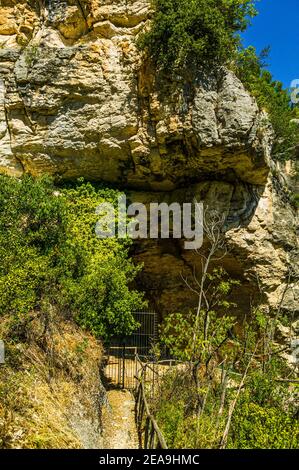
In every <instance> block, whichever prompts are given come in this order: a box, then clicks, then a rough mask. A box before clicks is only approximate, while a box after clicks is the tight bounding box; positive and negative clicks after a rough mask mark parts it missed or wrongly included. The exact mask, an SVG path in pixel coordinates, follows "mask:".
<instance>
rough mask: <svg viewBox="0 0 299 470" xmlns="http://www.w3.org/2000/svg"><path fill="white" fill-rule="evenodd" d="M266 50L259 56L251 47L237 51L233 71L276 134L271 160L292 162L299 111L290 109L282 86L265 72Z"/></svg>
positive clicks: (298, 132)
mask: <svg viewBox="0 0 299 470" xmlns="http://www.w3.org/2000/svg"><path fill="white" fill-rule="evenodd" d="M268 53H269V49H268V48H267V49H265V50H264V51H262V53H261V55H260V56H258V55H257V53H256V50H255V48H254V47H252V46H251V47H248V48H247V49H242V50H240V52H239V54H238V56H237V59H236V62H235V71H236V73H237V75H238V76H239V78H240V79H241V80H242V82H243V83H244V85H245V86H246V88H247V89H248V90H249V91H250V93H251V94H252V95H253V96H254V97H255V98H256V100H257V103H258V105H259V107H260V108H261V109H264V110H265V111H267V113H268V114H269V116H270V120H271V123H272V125H273V129H274V132H275V144H274V149H273V156H274V157H275V158H276V159H280V160H287V159H288V158H291V157H293V158H295V156H296V152H295V147H296V146H297V145H299V130H298V124H296V123H295V122H294V119H296V118H297V116H298V108H296V107H292V105H291V102H290V94H289V91H288V90H285V89H283V85H282V83H281V82H279V81H276V80H273V77H272V75H271V73H270V72H269V71H268V70H266V68H265V65H266V64H265V58H266V57H267V55H268Z"/></svg>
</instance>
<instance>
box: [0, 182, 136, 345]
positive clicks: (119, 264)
mask: <svg viewBox="0 0 299 470" xmlns="http://www.w3.org/2000/svg"><path fill="white" fill-rule="evenodd" d="M118 194H119V193H118V192H117V191H112V190H110V189H99V188H98V189H97V188H95V187H94V186H92V185H91V184H88V183H84V182H78V183H77V184H75V185H74V186H73V187H68V188H63V187H61V188H57V187H55V185H54V183H53V181H52V180H51V179H49V178H46V177H44V178H41V179H36V180H35V179H33V178H31V177H29V176H26V177H24V178H22V179H21V180H17V179H13V178H9V177H6V176H1V177H0V204H1V212H0V311H1V314H2V315H5V314H8V315H9V316H10V318H11V319H12V321H13V322H14V324H15V329H16V331H17V332H18V334H20V331H21V330H22V328H23V329H24V328H25V326H26V324H28V322H30V318H31V317H32V315H33V314H36V312H39V314H40V315H43V316H45V318H46V317H47V315H49V311H50V310H51V308H56V309H57V310H59V311H60V312H61V314H64V315H67V316H69V317H72V318H74V319H75V320H76V321H77V322H78V323H79V324H80V325H81V326H82V327H84V328H87V329H88V330H90V331H91V332H92V333H93V334H94V335H96V336H100V337H102V338H108V337H109V336H111V335H112V334H125V333H130V332H132V330H133V329H134V328H135V322H134V318H133V315H132V312H133V311H134V310H135V309H136V308H138V306H142V296H141V294H140V293H138V292H137V291H134V290H131V289H130V288H129V285H130V283H131V281H132V280H133V279H134V277H135V275H136V273H137V272H138V268H136V267H135V266H134V265H133V263H132V262H131V260H130V258H129V255H128V249H129V247H130V241H129V240H128V239H125V240H118V239H115V238H109V239H105V240H102V239H98V238H97V237H96V234H95V225H96V222H97V217H98V216H97V215H96V213H95V209H96V207H97V205H98V204H99V203H101V202H104V201H109V202H112V203H114V202H115V201H116V199H117V197H118Z"/></svg>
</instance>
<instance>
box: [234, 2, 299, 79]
mask: <svg viewBox="0 0 299 470" xmlns="http://www.w3.org/2000/svg"><path fill="white" fill-rule="evenodd" d="M257 9H258V10H259V12H260V13H259V15H258V16H257V17H255V18H253V20H252V26H250V27H249V29H248V30H247V32H246V33H244V34H243V44H244V45H245V46H246V47H247V46H249V45H252V46H255V47H256V49H257V51H258V52H260V51H261V49H263V48H264V47H266V46H271V53H270V56H269V58H268V60H267V63H268V65H269V67H268V68H269V70H270V71H271V72H272V74H273V76H274V78H275V79H276V80H280V81H282V82H283V83H284V85H285V87H289V86H290V83H291V81H292V80H294V79H299V0H260V1H259V2H258V3H257Z"/></svg>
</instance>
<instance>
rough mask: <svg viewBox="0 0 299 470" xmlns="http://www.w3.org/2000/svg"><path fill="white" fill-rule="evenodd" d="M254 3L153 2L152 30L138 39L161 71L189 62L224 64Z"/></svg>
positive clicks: (220, 0) (243, 0) (249, 0)
mask: <svg viewBox="0 0 299 470" xmlns="http://www.w3.org/2000/svg"><path fill="white" fill-rule="evenodd" d="M253 5H254V1H253V0H155V1H154V6H155V13H154V18H153V25H152V27H151V29H150V30H149V31H148V32H147V33H145V34H144V35H143V36H142V37H141V39H140V42H139V44H140V47H141V48H145V49H146V50H147V51H148V54H149V56H150V57H151V58H152V59H153V60H154V62H155V63H156V64H157V65H158V66H159V67H161V68H162V69H164V70H168V71H171V70H172V71H173V70H175V69H179V68H181V67H184V66H186V65H190V64H192V63H197V64H202V62H204V63H206V62H213V63H216V64H218V65H219V64H223V63H227V62H228V61H229V60H231V59H232V57H233V56H234V54H235V51H236V48H237V46H238V45H239V42H240V39H239V37H238V35H237V34H236V33H237V32H238V31H243V30H245V28H246V26H247V24H248V17H250V16H253V15H254V13H255V9H254V6H253Z"/></svg>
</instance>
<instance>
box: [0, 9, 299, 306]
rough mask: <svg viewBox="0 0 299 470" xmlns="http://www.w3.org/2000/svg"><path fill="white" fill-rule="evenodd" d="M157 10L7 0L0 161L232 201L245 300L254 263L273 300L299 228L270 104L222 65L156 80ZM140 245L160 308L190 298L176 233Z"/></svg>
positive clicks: (234, 266) (163, 193)
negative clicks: (145, 37)
mask: <svg viewBox="0 0 299 470" xmlns="http://www.w3.org/2000/svg"><path fill="white" fill-rule="evenodd" d="M150 17H151V10H150V1H147V0H140V1H139V0H136V1H135V0H105V1H103V0H80V1H79V0H77V1H76V0H68V1H58V0H48V1H43V0H40V1H33V0H32V1H13V0H5V1H2V2H1V6H0V80H1V81H0V169H1V171H3V172H6V173H9V174H13V175H21V174H22V173H23V172H30V173H32V174H34V175H38V174H42V173H49V174H53V175H56V174H58V175H62V176H63V177H64V178H75V177H78V176H84V177H86V178H89V179H92V180H104V181H107V182H113V183H118V184H120V185H122V186H123V187H125V188H129V189H130V190H132V191H133V192H132V197H134V198H135V199H141V200H147V201H148V200H169V199H170V200H175V199H176V198H179V200H180V201H184V200H190V198H191V199H192V197H194V196H197V197H198V198H199V197H200V198H201V199H202V200H204V201H206V202H209V205H212V206H213V207H216V208H218V209H220V210H223V211H225V212H226V214H227V221H228V222H227V223H228V232H227V239H228V244H229V247H230V253H229V255H228V256H227V257H226V259H225V261H224V264H225V266H226V268H227V269H228V271H229V272H231V273H232V274H233V275H236V276H238V277H239V278H240V279H241V280H242V285H243V288H244V296H243V295H242V296H241V297H242V299H240V300H241V301H242V302H243V303H246V304H248V303H249V299H250V296H251V295H255V296H256V295H257V291H256V289H253V288H252V285H253V284H254V282H253V280H252V277H255V279H257V278H258V280H259V284H260V286H261V287H262V288H263V290H265V292H266V297H267V299H266V300H267V302H268V303H270V304H271V305H272V306H274V305H275V304H277V303H278V302H279V299H280V298H281V294H282V292H283V290H284V287H285V285H286V282H287V273H288V265H289V263H291V264H293V265H294V264H295V263H296V262H295V261H294V258H293V251H294V247H295V246H296V235H295V214H294V210H293V209H292V208H291V206H290V205H289V203H288V202H286V200H285V197H286V196H285V191H284V189H282V186H281V183H280V181H279V176H278V177H275V178H274V177H273V175H272V173H273V171H272V173H271V171H270V170H271V168H272V170H273V162H271V144H272V131H271V126H270V125H269V122H268V120H267V116H266V115H265V114H264V113H263V112H261V111H260V110H259V109H258V107H257V105H256V103H255V101H254V99H252V97H250V95H249V94H248V93H247V92H246V90H245V89H244V87H243V85H242V84H241V83H240V81H239V80H238V79H237V78H236V77H235V76H234V75H233V74H232V73H231V72H229V71H227V70H218V71H211V72H210V73H209V74H208V75H207V74H206V73H204V72H203V71H201V70H199V71H198V73H197V74H196V77H195V79H194V80H192V81H190V82H189V81H188V80H187V79H186V80H182V79H180V78H179V77H178V78H177V79H176V80H175V79H174V80H172V82H170V81H167V82H166V81H162V80H160V79H159V78H158V77H157V75H156V74H155V71H154V70H153V69H152V68H151V66H150V64H148V63H147V61H146V60H145V59H144V58H142V57H141V56H140V54H139V53H138V51H137V48H136V45H135V39H136V37H137V36H138V34H139V33H140V31H142V30H143V29H144V28H146V27H147V26H148V25H149V22H150ZM137 251H138V253H137V258H138V259H141V260H143V261H145V269H144V273H143V280H144V283H145V286H146V288H147V289H148V290H149V291H151V292H152V297H153V298H155V300H156V301H157V303H158V304H159V306H160V308H161V310H165V309H166V310H171V309H174V308H175V309H176V310H178V309H179V308H181V307H182V308H186V307H187V306H189V305H192V303H193V302H194V299H192V296H191V294H190V292H188V291H187V290H186V288H185V286H183V285H182V284H181V277H180V272H181V270H182V269H190V263H191V264H192V263H193V260H192V259H191V258H192V255H191V254H190V253H186V252H183V250H182V248H181V247H180V246H179V247H178V246H177V245H175V244H174V242H171V241H168V242H167V243H165V242H163V243H157V242H149V241H145V242H143V243H141V244H139V246H138V247H137ZM290 254H291V255H290ZM291 258H292V259H291ZM188 266H189V268H188ZM291 292H292V293H291V294H290V295H294V289H291ZM245 294H246V295H245ZM286 297H287V296H286ZM287 305H288V307H287V308H288V309H293V308H295V307H296V305H297V307H298V301H297V302H296V300H295V299H292V298H291V297H290V296H289V300H288V301H287Z"/></svg>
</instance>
